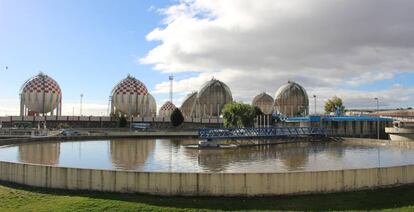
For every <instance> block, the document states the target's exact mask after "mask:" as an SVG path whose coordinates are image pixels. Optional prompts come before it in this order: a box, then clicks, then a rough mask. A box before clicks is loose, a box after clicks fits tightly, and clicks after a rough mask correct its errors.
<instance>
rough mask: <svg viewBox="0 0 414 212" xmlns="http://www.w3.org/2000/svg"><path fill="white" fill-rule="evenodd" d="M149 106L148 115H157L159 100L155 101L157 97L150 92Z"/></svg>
mask: <svg viewBox="0 0 414 212" xmlns="http://www.w3.org/2000/svg"><path fill="white" fill-rule="evenodd" d="M148 108H149V111H148V113H147V114H146V115H147V116H151V117H155V116H156V115H157V102H156V101H155V98H154V97H153V96H152V95H151V94H150V93H148Z"/></svg>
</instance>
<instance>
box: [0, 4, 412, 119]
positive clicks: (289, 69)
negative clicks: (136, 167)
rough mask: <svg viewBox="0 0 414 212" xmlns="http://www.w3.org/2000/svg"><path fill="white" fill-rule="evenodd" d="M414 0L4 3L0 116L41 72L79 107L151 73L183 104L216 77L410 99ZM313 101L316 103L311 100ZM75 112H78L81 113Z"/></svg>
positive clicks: (156, 87)
mask: <svg viewBox="0 0 414 212" xmlns="http://www.w3.org/2000/svg"><path fill="white" fill-rule="evenodd" d="M412 11H414V2H413V1H410V0H393V1H391V0H384V1H383V0H364V1H360V0H334V1H332V0H312V1H307V0H289V1H285V0H280V1H278V0H261V1H253V0H252V1H248V0H226V1H219V0H217V1H214V0H195V1H139V2H138V1H122V2H121V3H120V2H115V1H109V0H108V1H88V2H87V3H85V2H84V1H51V0H50V1H46V0H34V1H22V0H17V1H15V0H0V48H2V50H1V52H0V65H2V66H3V67H5V66H9V69H8V70H4V68H3V70H2V69H0V72H1V75H0V114H13V113H17V111H18V99H17V97H18V90H19V88H20V86H21V84H22V83H23V82H24V81H25V80H26V79H27V78H28V77H30V76H31V75H34V74H36V73H37V72H38V71H39V70H42V71H44V72H46V73H47V74H49V75H50V76H52V77H54V78H55V79H56V80H57V81H58V82H59V84H60V85H61V87H62V90H63V93H64V111H63V114H71V113H72V110H73V108H75V110H77V107H78V106H79V103H78V102H79V94H80V93H84V94H85V108H84V111H86V113H89V114H92V115H99V114H101V113H106V110H107V99H108V96H109V93H110V90H111V88H112V86H113V85H114V84H116V82H118V81H119V80H120V79H122V78H124V77H125V76H126V75H127V74H128V73H130V74H132V75H134V76H136V77H137V78H138V79H140V80H141V81H143V82H144V83H145V84H146V85H147V87H148V88H149V90H150V91H151V93H153V94H154V96H155V97H156V99H157V103H158V105H159V106H161V105H162V103H163V102H164V101H165V100H166V99H167V96H168V75H170V74H173V75H174V76H175V78H176V81H175V83H174V90H175V95H174V96H175V99H174V102H175V103H176V104H177V105H180V104H181V100H182V98H183V96H185V95H186V94H187V93H189V92H191V91H195V90H198V89H199V88H200V86H201V85H202V84H203V83H204V82H205V81H207V80H209V79H211V78H212V77H215V78H217V79H219V80H221V81H223V82H225V83H226V84H228V86H229V87H230V88H231V90H232V92H233V96H234V98H235V99H236V100H238V101H243V102H250V101H251V99H252V98H253V97H254V95H256V94H258V93H260V92H262V91H266V92H268V93H269V94H271V95H274V93H275V92H276V90H277V89H278V88H279V87H280V86H281V85H283V84H284V83H286V82H287V81H288V80H293V81H296V82H298V83H299V84H301V85H303V86H304V87H305V88H306V89H307V91H308V95H309V96H312V95H316V96H317V102H318V103H317V105H318V110H322V105H323V102H324V101H325V100H326V99H327V98H329V97H331V96H333V95H337V96H339V97H341V98H343V100H344V103H345V106H347V107H348V108H373V107H374V106H375V102H374V100H373V98H374V97H378V98H379V99H380V102H381V107H382V108H395V107H409V106H411V107H412V106H414V21H412V20H414V13H413V12H412ZM310 102H311V107H313V105H312V104H313V101H310ZM75 113H76V112H75Z"/></svg>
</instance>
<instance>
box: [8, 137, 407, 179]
mask: <svg viewBox="0 0 414 212" xmlns="http://www.w3.org/2000/svg"><path fill="white" fill-rule="evenodd" d="M197 141H198V140H196V139H113V140H101V141H73V142H62V143H60V142H58V141H57V142H48V143H46V142H45V143H31V144H21V145H16V146H8V147H3V148H1V147H0V160H6V161H16V162H26V163H37V164H47V165H59V166H65V167H79V168H99V169H101V168H102V169H122V170H140V171H171V172H286V171H301V170H302V171H317V170H334V169H336V170H337V169H352V168H370V167H377V166H378V165H379V164H380V165H381V166H396V165H407V164H414V148H406V147H404V146H396V145H385V146H380V147H379V146H376V145H374V144H372V143H371V144H369V145H364V144H361V143H348V142H344V143H343V142H302V143H285V144H277V145H267V146H252V147H244V148H234V149H220V150H217V149H215V150H211V149H210V150H198V149H188V148H185V147H184V146H183V145H185V144H195V143H197ZM413 146H414V145H413ZM379 151H380V153H381V154H378V153H379ZM378 159H379V160H380V161H379V160H378Z"/></svg>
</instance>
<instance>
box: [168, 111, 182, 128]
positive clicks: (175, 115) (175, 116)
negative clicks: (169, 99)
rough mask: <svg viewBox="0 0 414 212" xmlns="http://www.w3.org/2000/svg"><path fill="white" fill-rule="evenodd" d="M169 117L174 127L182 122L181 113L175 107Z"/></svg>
mask: <svg viewBox="0 0 414 212" xmlns="http://www.w3.org/2000/svg"><path fill="white" fill-rule="evenodd" d="M170 119H171V123H172V125H173V126H174V127H176V126H180V125H181V124H182V123H183V122H184V116H183V114H182V113H181V110H180V109H178V108H175V109H174V111H173V112H172V113H171V116H170Z"/></svg>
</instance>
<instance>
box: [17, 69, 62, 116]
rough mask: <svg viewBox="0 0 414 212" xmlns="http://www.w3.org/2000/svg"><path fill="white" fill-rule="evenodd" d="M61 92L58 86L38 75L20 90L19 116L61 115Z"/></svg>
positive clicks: (41, 74)
mask: <svg viewBox="0 0 414 212" xmlns="http://www.w3.org/2000/svg"><path fill="white" fill-rule="evenodd" d="M61 103H62V91H61V89H60V86H59V84H58V83H57V82H56V81H55V80H54V79H52V78H51V77H49V76H47V75H46V74H43V73H40V74H38V75H36V76H34V77H32V78H30V79H29V80H27V81H26V82H25V83H24V84H23V86H22V88H21V89H20V115H21V116H26V115H40V114H43V115H45V114H48V113H50V114H51V115H54V112H55V110H56V114H57V115H61Z"/></svg>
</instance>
